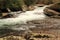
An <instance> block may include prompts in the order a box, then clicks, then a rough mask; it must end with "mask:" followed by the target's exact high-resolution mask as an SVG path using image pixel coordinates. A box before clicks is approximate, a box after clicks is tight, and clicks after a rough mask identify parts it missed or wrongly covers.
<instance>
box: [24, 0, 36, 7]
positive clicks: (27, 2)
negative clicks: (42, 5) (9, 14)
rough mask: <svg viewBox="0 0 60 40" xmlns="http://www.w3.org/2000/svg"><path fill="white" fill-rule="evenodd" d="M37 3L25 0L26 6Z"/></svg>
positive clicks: (32, 0)
mask: <svg viewBox="0 0 60 40" xmlns="http://www.w3.org/2000/svg"><path fill="white" fill-rule="evenodd" d="M35 2H36V0H25V4H26V5H27V6H30V5H33V4H35Z"/></svg>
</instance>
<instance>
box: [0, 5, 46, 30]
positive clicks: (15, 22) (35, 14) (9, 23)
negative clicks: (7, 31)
mask: <svg viewBox="0 0 60 40" xmlns="http://www.w3.org/2000/svg"><path fill="white" fill-rule="evenodd" d="M45 7H46V6H44V7H36V8H35V9H34V10H33V11H26V12H23V13H20V14H19V16H18V17H16V18H7V19H0V28H4V27H8V28H12V29H16V30H22V29H23V30H24V28H26V29H28V27H26V26H25V25H23V24H27V23H26V22H28V21H32V20H41V19H44V18H46V16H45V15H44V13H43V10H44V8H45ZM18 26H19V27H18ZM30 27H35V26H34V25H30Z"/></svg>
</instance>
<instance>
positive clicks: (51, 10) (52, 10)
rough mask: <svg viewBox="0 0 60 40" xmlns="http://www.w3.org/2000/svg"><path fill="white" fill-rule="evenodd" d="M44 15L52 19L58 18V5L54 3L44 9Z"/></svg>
mask: <svg viewBox="0 0 60 40" xmlns="http://www.w3.org/2000/svg"><path fill="white" fill-rule="evenodd" d="M44 14H46V15H47V16H49V17H53V18H60V3H55V4H52V5H50V6H49V7H46V8H45V9H44Z"/></svg>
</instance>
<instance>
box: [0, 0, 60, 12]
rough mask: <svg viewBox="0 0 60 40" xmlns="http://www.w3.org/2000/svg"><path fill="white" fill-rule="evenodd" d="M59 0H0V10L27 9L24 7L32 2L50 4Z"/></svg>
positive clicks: (32, 3)
mask: <svg viewBox="0 0 60 40" xmlns="http://www.w3.org/2000/svg"><path fill="white" fill-rule="evenodd" d="M58 1H59V0H0V12H1V10H3V11H4V10H6V12H7V10H8V9H10V10H11V11H13V10H15V11H19V10H23V11H24V10H27V9H26V8H27V7H29V6H31V5H34V4H51V3H55V2H58Z"/></svg>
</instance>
